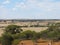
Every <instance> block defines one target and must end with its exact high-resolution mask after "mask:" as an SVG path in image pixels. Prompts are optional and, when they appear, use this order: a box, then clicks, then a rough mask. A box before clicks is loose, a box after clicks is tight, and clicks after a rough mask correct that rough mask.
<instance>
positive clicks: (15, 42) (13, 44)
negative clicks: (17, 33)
mask: <svg viewBox="0 0 60 45" xmlns="http://www.w3.org/2000/svg"><path fill="white" fill-rule="evenodd" d="M19 42H20V40H19V39H15V40H14V41H13V42H12V45H17V44H19Z"/></svg>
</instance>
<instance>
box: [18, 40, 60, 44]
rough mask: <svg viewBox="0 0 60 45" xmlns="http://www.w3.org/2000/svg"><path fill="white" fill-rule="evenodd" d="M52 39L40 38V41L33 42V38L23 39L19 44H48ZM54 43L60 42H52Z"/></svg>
mask: <svg viewBox="0 0 60 45" xmlns="http://www.w3.org/2000/svg"><path fill="white" fill-rule="evenodd" d="M49 42H50V41H47V40H40V41H38V42H33V41H32V40H23V41H21V42H20V43H19V44H18V45H48V44H49ZM52 45H60V41H59V42H52Z"/></svg>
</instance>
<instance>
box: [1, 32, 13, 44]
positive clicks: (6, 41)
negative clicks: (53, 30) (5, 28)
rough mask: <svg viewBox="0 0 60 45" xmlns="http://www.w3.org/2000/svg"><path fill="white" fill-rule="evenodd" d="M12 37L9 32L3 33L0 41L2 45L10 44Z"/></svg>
mask: <svg viewBox="0 0 60 45" xmlns="http://www.w3.org/2000/svg"><path fill="white" fill-rule="evenodd" d="M12 41H13V38H12V36H11V34H9V33H4V34H3V35H2V39H1V43H2V45H12Z"/></svg>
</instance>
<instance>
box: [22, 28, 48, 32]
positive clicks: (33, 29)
mask: <svg viewBox="0 0 60 45" xmlns="http://www.w3.org/2000/svg"><path fill="white" fill-rule="evenodd" d="M47 28H48V27H23V28H22V29H23V31H26V30H31V31H36V32H40V31H43V30H46V29H47Z"/></svg>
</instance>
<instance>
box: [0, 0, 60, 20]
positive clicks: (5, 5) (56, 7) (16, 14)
mask: <svg viewBox="0 0 60 45" xmlns="http://www.w3.org/2000/svg"><path fill="white" fill-rule="evenodd" d="M0 19H60V0H0Z"/></svg>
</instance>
